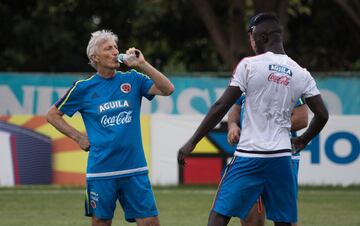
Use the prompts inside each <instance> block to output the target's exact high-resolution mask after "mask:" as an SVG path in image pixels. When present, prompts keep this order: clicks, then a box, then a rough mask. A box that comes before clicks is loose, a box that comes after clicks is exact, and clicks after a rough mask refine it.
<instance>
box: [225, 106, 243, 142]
mask: <svg viewBox="0 0 360 226" xmlns="http://www.w3.org/2000/svg"><path fill="white" fill-rule="evenodd" d="M240 114H241V105H237V104H234V105H233V106H232V108H231V110H230V112H229V114H228V135H227V140H228V142H229V144H231V145H233V144H236V143H238V142H239V139H240V133H241V129H240V126H239V123H240Z"/></svg>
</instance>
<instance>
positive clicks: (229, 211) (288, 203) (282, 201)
mask: <svg viewBox="0 0 360 226" xmlns="http://www.w3.org/2000/svg"><path fill="white" fill-rule="evenodd" d="M260 196H261V198H262V200H263V201H264V205H265V210H266V215H267V218H268V219H269V220H272V221H275V222H289V223H294V222H297V204H296V182H295V177H294V174H293V168H292V163H291V157H290V156H289V157H275V158H248V157H234V158H233V160H232V161H231V162H230V164H229V165H228V166H227V169H226V171H225V173H224V176H223V178H222V180H221V182H220V185H219V189H218V192H217V195H216V198H215V201H214V206H213V210H214V211H215V212H217V213H219V214H222V215H224V216H229V217H240V218H241V219H246V217H247V215H248V213H249V211H250V209H251V208H252V207H253V205H254V203H256V201H257V199H258V198H259V197H260Z"/></svg>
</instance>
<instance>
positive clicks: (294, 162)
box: [292, 159, 300, 198]
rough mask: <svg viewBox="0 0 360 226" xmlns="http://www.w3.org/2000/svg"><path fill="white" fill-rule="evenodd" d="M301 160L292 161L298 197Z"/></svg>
mask: <svg viewBox="0 0 360 226" xmlns="http://www.w3.org/2000/svg"><path fill="white" fill-rule="evenodd" d="M299 162H300V160H299V159H293V160H292V167H293V172H294V177H295V183H296V196H297V193H298V175H299ZM296 198H297V197H296Z"/></svg>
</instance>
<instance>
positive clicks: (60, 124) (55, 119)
mask: <svg viewBox="0 0 360 226" xmlns="http://www.w3.org/2000/svg"><path fill="white" fill-rule="evenodd" d="M63 115H64V113H62V112H61V111H59V110H58V109H57V108H56V107H55V105H53V106H52V107H51V108H50V109H49V111H48V112H47V115H46V119H47V121H48V122H49V123H50V124H51V125H53V126H54V127H55V128H56V129H57V130H58V131H60V132H61V133H63V134H64V135H66V136H68V137H70V138H71V139H73V140H74V141H75V142H77V143H78V144H79V146H80V148H81V149H83V150H85V151H88V150H89V147H90V143H89V140H88V138H87V136H86V135H84V134H82V133H81V132H79V131H77V130H76V129H75V128H73V127H72V126H70V125H69V124H68V123H67V122H66V121H65V120H64V119H63Z"/></svg>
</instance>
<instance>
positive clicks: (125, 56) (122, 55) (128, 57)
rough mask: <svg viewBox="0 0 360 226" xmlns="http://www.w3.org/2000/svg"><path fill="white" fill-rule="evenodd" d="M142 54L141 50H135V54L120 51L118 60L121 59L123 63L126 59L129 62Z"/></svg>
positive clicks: (120, 61)
mask: <svg viewBox="0 0 360 226" xmlns="http://www.w3.org/2000/svg"><path fill="white" fill-rule="evenodd" d="M139 55H140V52H139V51H135V54H126V53H120V54H119V56H118V57H117V60H118V61H119V63H121V64H123V63H124V61H126V62H127V63H131V62H133V61H134V60H135V59H136V58H138V57H139Z"/></svg>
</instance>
